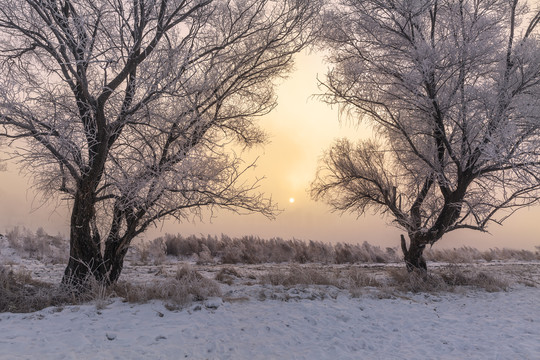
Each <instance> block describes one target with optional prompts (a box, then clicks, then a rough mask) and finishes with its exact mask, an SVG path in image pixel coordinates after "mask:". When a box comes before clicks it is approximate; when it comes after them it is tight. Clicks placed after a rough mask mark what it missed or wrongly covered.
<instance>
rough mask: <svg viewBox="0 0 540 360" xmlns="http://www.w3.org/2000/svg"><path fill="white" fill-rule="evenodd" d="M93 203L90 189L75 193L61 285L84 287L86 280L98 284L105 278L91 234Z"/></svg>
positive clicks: (95, 237)
mask: <svg viewBox="0 0 540 360" xmlns="http://www.w3.org/2000/svg"><path fill="white" fill-rule="evenodd" d="M94 203H95V202H94V194H93V191H92V190H91V188H90V187H86V188H82V189H79V191H77V194H76V195H75V200H74V203H73V210H72V213H71V225H70V249H69V261H68V265H67V267H66V269H65V271H64V277H63V278H62V284H64V285H70V286H75V287H84V286H85V285H86V283H87V282H88V280H89V278H91V277H93V278H95V279H96V280H98V281H102V280H103V276H104V275H105V266H104V263H103V257H102V256H101V249H100V238H99V234H98V233H97V231H92V221H93V220H94Z"/></svg>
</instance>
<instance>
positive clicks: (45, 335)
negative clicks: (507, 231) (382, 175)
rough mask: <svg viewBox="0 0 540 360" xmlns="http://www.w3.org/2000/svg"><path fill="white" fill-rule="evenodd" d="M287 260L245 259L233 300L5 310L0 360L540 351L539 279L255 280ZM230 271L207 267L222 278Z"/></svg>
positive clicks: (147, 273) (33, 264) (520, 354)
mask: <svg viewBox="0 0 540 360" xmlns="http://www.w3.org/2000/svg"><path fill="white" fill-rule="evenodd" d="M9 259H11V260H9ZM8 260H9V261H10V262H11V264H8V265H7V266H8V267H9V266H11V267H12V268H13V269H15V270H17V269H21V268H23V269H26V270H27V271H30V272H31V273H32V275H33V276H34V277H37V278H42V279H49V280H51V281H59V278H60V276H61V270H62V269H63V266H62V265H61V264H59V265H54V266H53V265H43V263H41V262H37V261H35V260H31V259H21V258H17V257H16V255H15V254H14V253H12V252H9V251H8V250H6V248H3V249H0V261H1V262H3V263H4V264H6V263H8V262H9V261H8ZM175 266H176V265H174V264H172V265H156V266H150V265H148V266H136V265H135V264H131V265H127V267H126V268H125V272H124V274H123V277H124V280H127V281H156V279H157V278H158V277H157V276H161V275H163V274H166V273H167V271H174V268H175ZM279 266H284V265H257V266H235V269H236V271H237V272H238V273H240V274H241V275H242V276H241V278H240V279H235V281H234V282H233V283H232V284H231V285H227V284H221V287H222V293H223V296H222V298H210V299H207V300H205V301H203V302H194V303H192V304H191V305H189V306H188V307H186V308H184V309H182V310H174V311H170V310H167V308H166V306H165V304H164V303H163V302H161V301H153V302H150V303H146V304H130V303H125V302H122V301H121V300H120V299H118V298H111V299H107V300H106V303H105V307H104V308H103V307H102V306H96V304H88V305H77V306H64V307H52V308H46V309H43V310H41V311H38V312H34V313H29V314H13V313H1V314H0V359H6V360H7V359H40V360H45V359H184V358H187V359H332V360H337V359H540V288H539V287H538V286H537V287H531V286H525V285H519V284H516V285H513V286H512V287H511V288H510V290H509V291H506V292H505V291H503V292H495V293H488V292H485V291H476V290H467V291H464V292H459V293H435V294H422V293H420V294H411V293H393V294H392V295H391V296H384V298H379V296H376V294H375V293H373V292H370V291H366V292H365V293H364V294H363V295H361V296H360V297H357V298H354V297H351V296H350V294H349V293H348V292H347V291H346V290H342V289H338V288H335V287H332V286H300V287H293V288H284V287H279V286H278V287H273V286H272V285H269V284H261V283H259V282H257V281H256V280H253V279H254V278H255V276H253V274H256V273H261V272H265V271H269V269H272V268H273V267H279ZM480 266H492V267H493V270H489V271H503V270H501V269H503V268H504V272H505V273H507V274H509V275H510V276H513V277H514V278H515V277H520V276H523V277H524V278H526V279H527V282H528V283H529V284H532V283H536V284H538V280H539V278H540V277H539V273H540V271H539V270H540V264H538V263H532V264H512V265H511V266H508V265H505V266H501V267H497V266H496V264H495V265H494V264H484V265H480ZM219 268H220V266H212V265H207V266H200V267H198V268H197V270H198V271H199V272H201V273H202V274H204V275H205V276H207V277H210V278H213V277H215V275H216V273H217V271H218V269H219ZM368 270H369V271H372V273H376V272H377V271H380V268H379V269H368ZM520 273H521V275H520ZM159 274H161V275H159ZM250 274H251V275H250ZM244 275H245V276H244Z"/></svg>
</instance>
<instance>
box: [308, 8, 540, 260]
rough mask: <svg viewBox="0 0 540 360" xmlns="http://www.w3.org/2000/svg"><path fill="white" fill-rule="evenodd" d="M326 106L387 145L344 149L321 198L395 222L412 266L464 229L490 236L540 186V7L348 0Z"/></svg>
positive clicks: (336, 154)
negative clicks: (490, 230) (338, 110)
mask: <svg viewBox="0 0 540 360" xmlns="http://www.w3.org/2000/svg"><path fill="white" fill-rule="evenodd" d="M325 16H326V18H325V20H324V24H325V25H326V27H325V31H324V35H323V40H322V44H323V45H322V46H324V47H326V48H330V50H329V51H328V53H329V56H328V60H329V62H330V63H331V64H332V65H333V68H332V69H331V70H330V71H329V73H328V74H327V77H326V79H325V80H324V81H323V82H322V83H321V88H322V89H323V90H324V91H325V95H323V99H324V100H325V101H326V102H328V103H330V104H338V105H339V106H340V107H341V109H342V111H343V112H344V113H345V114H346V115H347V116H350V117H352V118H354V119H357V120H358V121H367V122H369V124H371V125H372V126H373V128H374V129H375V130H376V132H377V135H378V137H377V139H376V140H369V141H363V142H359V143H357V144H353V143H351V142H350V141H349V140H346V139H342V140H339V141H337V142H336V143H335V144H334V145H333V146H332V147H331V148H330V149H329V150H328V151H327V152H326V153H325V155H324V158H323V159H322V161H321V164H320V167H319V169H318V173H317V177H316V180H315V181H314V182H313V184H312V196H313V197H314V198H315V199H323V200H325V201H326V202H328V203H329V204H330V206H332V207H333V208H334V209H335V210H337V211H351V212H355V213H360V214H361V213H364V212H365V211H366V210H367V209H372V210H375V211H377V212H379V213H382V214H387V215H389V216H390V217H391V218H392V219H393V220H394V222H395V224H396V225H397V226H398V227H399V228H401V229H403V230H404V231H406V232H407V234H408V236H409V240H410V245H409V248H407V245H406V242H405V238H404V237H403V235H402V239H401V240H402V248H403V251H404V255H405V262H406V264H407V267H408V268H409V270H412V269H415V268H420V269H424V270H425V269H426V264H425V261H424V259H423V257H422V252H423V250H424V248H425V246H426V245H428V244H433V243H435V242H436V241H438V240H439V239H441V237H442V236H443V235H444V234H445V233H448V232H450V231H454V230H457V229H474V230H480V231H486V228H487V226H488V224H489V223H490V222H496V223H501V222H503V221H504V220H505V219H506V218H507V217H508V216H509V215H511V214H513V213H514V212H515V211H516V210H518V209H519V208H523V207H526V206H529V205H531V204H533V203H536V202H537V201H538V199H539V189H540V179H539V176H540V35H539V31H538V28H539V25H538V23H539V21H540V10H539V9H538V7H537V8H536V9H534V8H529V7H528V6H527V4H526V2H525V1H520V0H510V1H509V0H475V1H473V0H364V1H352V0H342V1H340V2H339V6H337V7H334V8H333V9H330V10H329V11H327V12H326V13H325Z"/></svg>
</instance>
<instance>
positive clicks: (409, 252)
mask: <svg viewBox="0 0 540 360" xmlns="http://www.w3.org/2000/svg"><path fill="white" fill-rule="evenodd" d="M425 248H426V243H425V242H424V241H423V239H420V238H418V237H414V236H411V237H410V244H409V248H408V249H407V243H406V242H405V236H403V235H401V250H402V251H403V255H404V260H405V265H406V266H407V270H408V271H409V272H412V271H414V270H419V271H422V272H427V265H426V260H425V259H424V256H423V253H424V249H425Z"/></svg>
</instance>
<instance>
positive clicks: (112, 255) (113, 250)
mask: <svg viewBox="0 0 540 360" xmlns="http://www.w3.org/2000/svg"><path fill="white" fill-rule="evenodd" d="M130 242H131V239H130V241H128V244H129V243H130ZM122 244H123V242H122V241H119V240H110V239H108V240H107V244H106V247H105V254H104V256H103V257H104V260H105V261H104V262H105V264H106V267H107V278H106V282H107V285H111V284H114V283H115V282H116V281H118V278H119V277H120V274H121V273H122V269H123V268H124V258H125V256H126V254H127V252H128V249H129V246H128V245H122Z"/></svg>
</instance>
